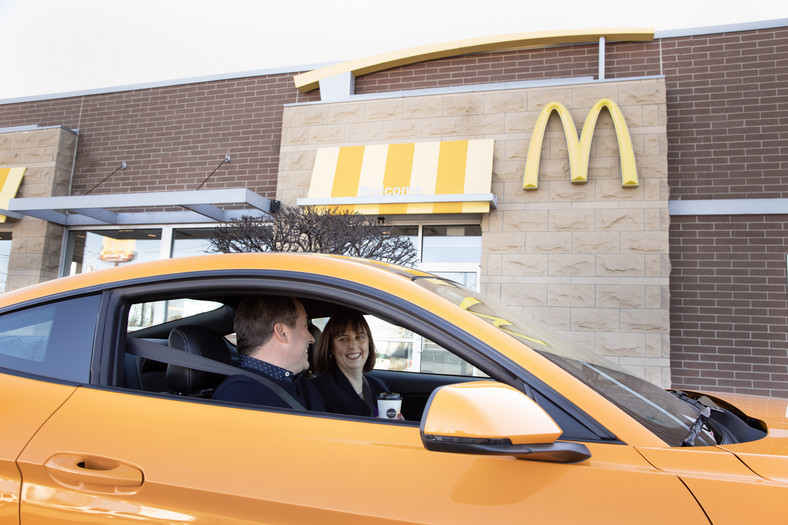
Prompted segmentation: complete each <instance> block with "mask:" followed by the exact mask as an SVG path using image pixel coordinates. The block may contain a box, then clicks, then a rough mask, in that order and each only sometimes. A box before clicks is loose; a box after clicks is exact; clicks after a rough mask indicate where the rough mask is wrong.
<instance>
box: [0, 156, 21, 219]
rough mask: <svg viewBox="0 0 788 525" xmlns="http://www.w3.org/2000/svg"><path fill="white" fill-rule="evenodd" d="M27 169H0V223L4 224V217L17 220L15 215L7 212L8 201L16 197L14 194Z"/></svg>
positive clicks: (17, 216)
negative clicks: (4, 213)
mask: <svg viewBox="0 0 788 525" xmlns="http://www.w3.org/2000/svg"><path fill="white" fill-rule="evenodd" d="M26 169H27V168H0V222H5V220H6V215H3V214H2V213H3V212H6V213H8V216H9V217H14V218H17V219H18V218H19V215H18V214H16V213H11V212H8V201H10V200H11V199H13V198H14V197H16V192H17V191H19V185H20V184H22V177H23V176H24V175H25V170H26Z"/></svg>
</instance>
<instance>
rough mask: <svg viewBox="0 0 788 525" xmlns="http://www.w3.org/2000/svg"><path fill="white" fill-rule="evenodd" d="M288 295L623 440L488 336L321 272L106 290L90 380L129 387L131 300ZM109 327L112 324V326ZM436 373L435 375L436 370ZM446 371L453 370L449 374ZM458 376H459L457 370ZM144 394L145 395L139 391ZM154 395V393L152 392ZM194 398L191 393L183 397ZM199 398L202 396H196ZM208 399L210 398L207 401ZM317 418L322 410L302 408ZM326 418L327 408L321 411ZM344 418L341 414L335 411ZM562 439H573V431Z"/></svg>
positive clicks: (171, 280) (238, 274) (224, 275)
mask: <svg viewBox="0 0 788 525" xmlns="http://www.w3.org/2000/svg"><path fill="white" fill-rule="evenodd" d="M255 292H259V293H268V294H285V295H292V296H296V297H302V298H305V299H314V300H321V301H328V302H331V303H333V304H337V305H341V306H346V307H351V308H356V309H359V310H361V311H363V312H365V313H369V314H372V315H375V316H377V317H380V318H381V319H384V320H386V321H388V322H390V323H393V324H399V325H401V326H403V327H406V328H407V329H409V330H412V331H414V332H416V333H419V334H421V335H423V336H424V337H427V338H428V339H430V340H431V341H433V342H434V343H436V344H438V345H440V346H441V347H443V348H444V349H446V350H447V351H449V352H451V353H453V354H455V355H457V356H459V357H460V358H461V359H463V360H465V361H467V362H468V363H470V364H472V365H473V366H475V367H477V368H479V369H480V370H482V371H484V372H485V373H487V374H488V375H489V376H490V378H491V379H493V380H496V381H500V382H502V383H505V384H508V385H510V386H512V387H514V388H516V389H518V390H520V391H521V392H524V393H525V394H526V395H528V396H529V397H531V398H536V397H540V398H542V399H548V400H549V401H550V404H552V405H554V406H555V407H557V409H560V410H561V411H562V412H563V413H565V414H566V415H567V416H568V417H570V418H572V419H573V420H574V421H576V422H577V424H579V425H581V426H583V427H584V428H586V429H588V431H589V433H590V434H593V435H594V436H596V437H595V438H594V439H584V440H585V441H595V442H604V443H620V441H618V439H617V438H616V437H615V435H613V434H612V433H611V432H609V431H608V430H607V429H606V428H605V427H603V426H602V425H601V424H599V423H598V422H597V421H596V420H594V419H593V418H591V417H590V416H589V415H588V414H586V413H585V412H584V411H582V410H581V409H580V408H579V407H577V406H576V405H574V404H573V403H572V402H570V401H569V400H568V399H566V398H565V397H564V396H562V395H561V394H560V393H558V392H557V391H555V390H554V389H553V388H552V387H550V386H549V385H547V384H546V383H544V382H543V381H542V380H540V379H539V378H538V377H536V376H534V375H532V374H531V373H530V372H528V371H527V370H525V369H523V368H522V367H521V366H520V365H518V364H517V363H515V362H514V361H512V360H511V359H509V358H507V357H506V356H504V355H502V354H500V353H499V352H498V351H497V350H495V349H494V348H493V347H491V346H489V345H488V344H486V343H485V342H483V341H481V340H479V339H476V338H475V337H473V336H472V335H471V334H469V333H468V332H465V331H463V330H461V329H459V328H458V327H456V326H454V325H453V324H451V323H449V322H447V321H445V320H444V319H442V318H441V317H439V316H437V315H436V314H434V313H432V312H430V311H427V310H424V309H422V308H419V307H416V306H415V305H413V304H412V303H410V302H408V301H407V300H405V299H402V298H399V297H396V296H392V295H389V294H387V293H384V292H381V291H379V290H376V289H372V288H369V287H368V286H366V285H362V284H359V283H356V282H354V281H349V280H346V279H340V278H335V277H326V276H323V275H319V274H304V273H299V272H290V271H285V270H264V269H260V270H243V271H229V270H217V271H207V272H198V274H195V275H177V276H171V277H165V278H162V279H159V280H157V282H150V281H149V280H148V281H147V282H144V283H124V284H123V285H121V286H117V287H115V288H114V289H113V290H111V291H108V292H107V293H108V294H109V296H108V298H107V301H106V305H107V310H106V317H105V318H106V319H107V321H108V322H107V323H105V325H106V326H107V327H108V329H107V330H106V332H108V333H104V334H103V339H102V346H101V351H100V352H97V353H98V354H100V355H101V357H100V359H99V361H98V362H99V363H100V366H101V369H100V371H99V373H98V374H96V377H97V381H96V382H95V383H94V384H96V385H97V386H99V385H100V386H102V387H103V388H110V389H118V390H122V391H124V392H132V393H137V394H140V393H141V392H135V391H131V390H127V389H125V388H123V387H122V386H118V385H121V384H122V377H123V370H122V363H123V358H124V354H125V338H126V326H125V323H126V318H127V316H128V308H129V305H130V304H132V303H135V302H144V301H153V300H161V299H166V298H174V297H176V296H181V297H182V296H184V295H186V294H188V295H190V296H192V297H195V298H209V297H216V296H218V295H224V296H228V295H235V294H237V295H239V296H240V295H246V294H249V293H255ZM184 324H185V323H184ZM110 327H111V328H110ZM392 373H398V374H419V376H429V375H432V376H435V375H434V374H426V373H422V372H392ZM435 377H438V376H435ZM446 377H451V376H446ZM457 377H459V378H462V377H464V376H457ZM143 394H145V393H143ZM149 395H156V394H153V393H151V394H149ZM180 399H181V400H183V401H193V400H194V399H193V398H189V397H184V398H180ZM201 402H206V401H205V400H201ZM208 402H210V401H208ZM248 408H250V409H255V410H264V411H276V409H272V408H269V407H256V406H250V407H248ZM303 415H307V416H315V415H319V414H310V413H305V414H303ZM323 416H325V414H323ZM333 416H337V417H341V416H339V415H333ZM567 439H572V440H578V439H577V438H575V437H568V438H567Z"/></svg>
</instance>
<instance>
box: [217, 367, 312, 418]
mask: <svg viewBox="0 0 788 525" xmlns="http://www.w3.org/2000/svg"><path fill="white" fill-rule="evenodd" d="M260 375H264V374H260ZM265 377H268V376H265ZM268 379H269V380H270V381H273V382H274V383H276V384H278V385H279V386H281V387H282V388H283V389H284V390H285V391H286V392H287V393H289V394H290V395H291V396H293V397H294V398H295V399H296V401H298V402H299V403H301V404H302V405H304V407H306V408H307V409H308V410H315V411H319V412H325V407H324V406H323V398H322V397H321V395H320V393H319V392H318V391H317V389H316V388H315V385H313V384H312V381H310V380H309V378H308V377H307V376H306V375H305V374H299V375H297V376H296V377H295V380H294V381H278V380H276V379H273V378H271V377H268ZM213 399H217V400H220V401H234V402H236V403H250V404H253V405H265V406H269V407H277V408H290V405H288V404H287V402H285V400H284V399H282V398H281V397H280V396H279V395H278V394H276V392H274V391H273V390H271V389H270V388H268V387H267V386H265V385H264V384H263V383H261V382H259V381H257V380H255V379H254V378H251V377H248V376H244V375H234V376H230V377H228V378H227V379H225V380H224V381H223V382H222V384H220V385H219V387H218V388H217V389H216V391H215V392H214V393H213Z"/></svg>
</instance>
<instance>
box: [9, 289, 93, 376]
mask: <svg viewBox="0 0 788 525" xmlns="http://www.w3.org/2000/svg"><path fill="white" fill-rule="evenodd" d="M99 301H100V298H99V296H89V297H80V298H74V299H65V300H62V301H58V302H54V303H49V304H45V305H41V306H34V307H30V308H25V309H24V310H16V311H13V312H8V313H5V314H2V315H0V366H3V367H5V368H10V369H13V370H17V371H20V372H27V373H32V374H39V375H43V376H47V377H51V378H54V379H62V380H66V381H76V382H88V381H89V380H90V359H91V355H92V352H93V335H94V331H95V327H96V316H97V315H98V306H99Z"/></svg>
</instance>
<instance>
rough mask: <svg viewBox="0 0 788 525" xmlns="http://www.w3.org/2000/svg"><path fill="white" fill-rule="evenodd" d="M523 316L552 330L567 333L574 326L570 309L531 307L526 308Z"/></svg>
mask: <svg viewBox="0 0 788 525" xmlns="http://www.w3.org/2000/svg"><path fill="white" fill-rule="evenodd" d="M523 315H524V317H525V318H526V319H529V320H531V321H533V322H535V323H537V324H539V325H542V326H545V327H547V328H549V329H551V330H558V331H567V330H570V327H571V324H572V314H571V309H570V308H558V307H546V306H545V307H536V306H529V307H527V308H525V311H524V312H523Z"/></svg>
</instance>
